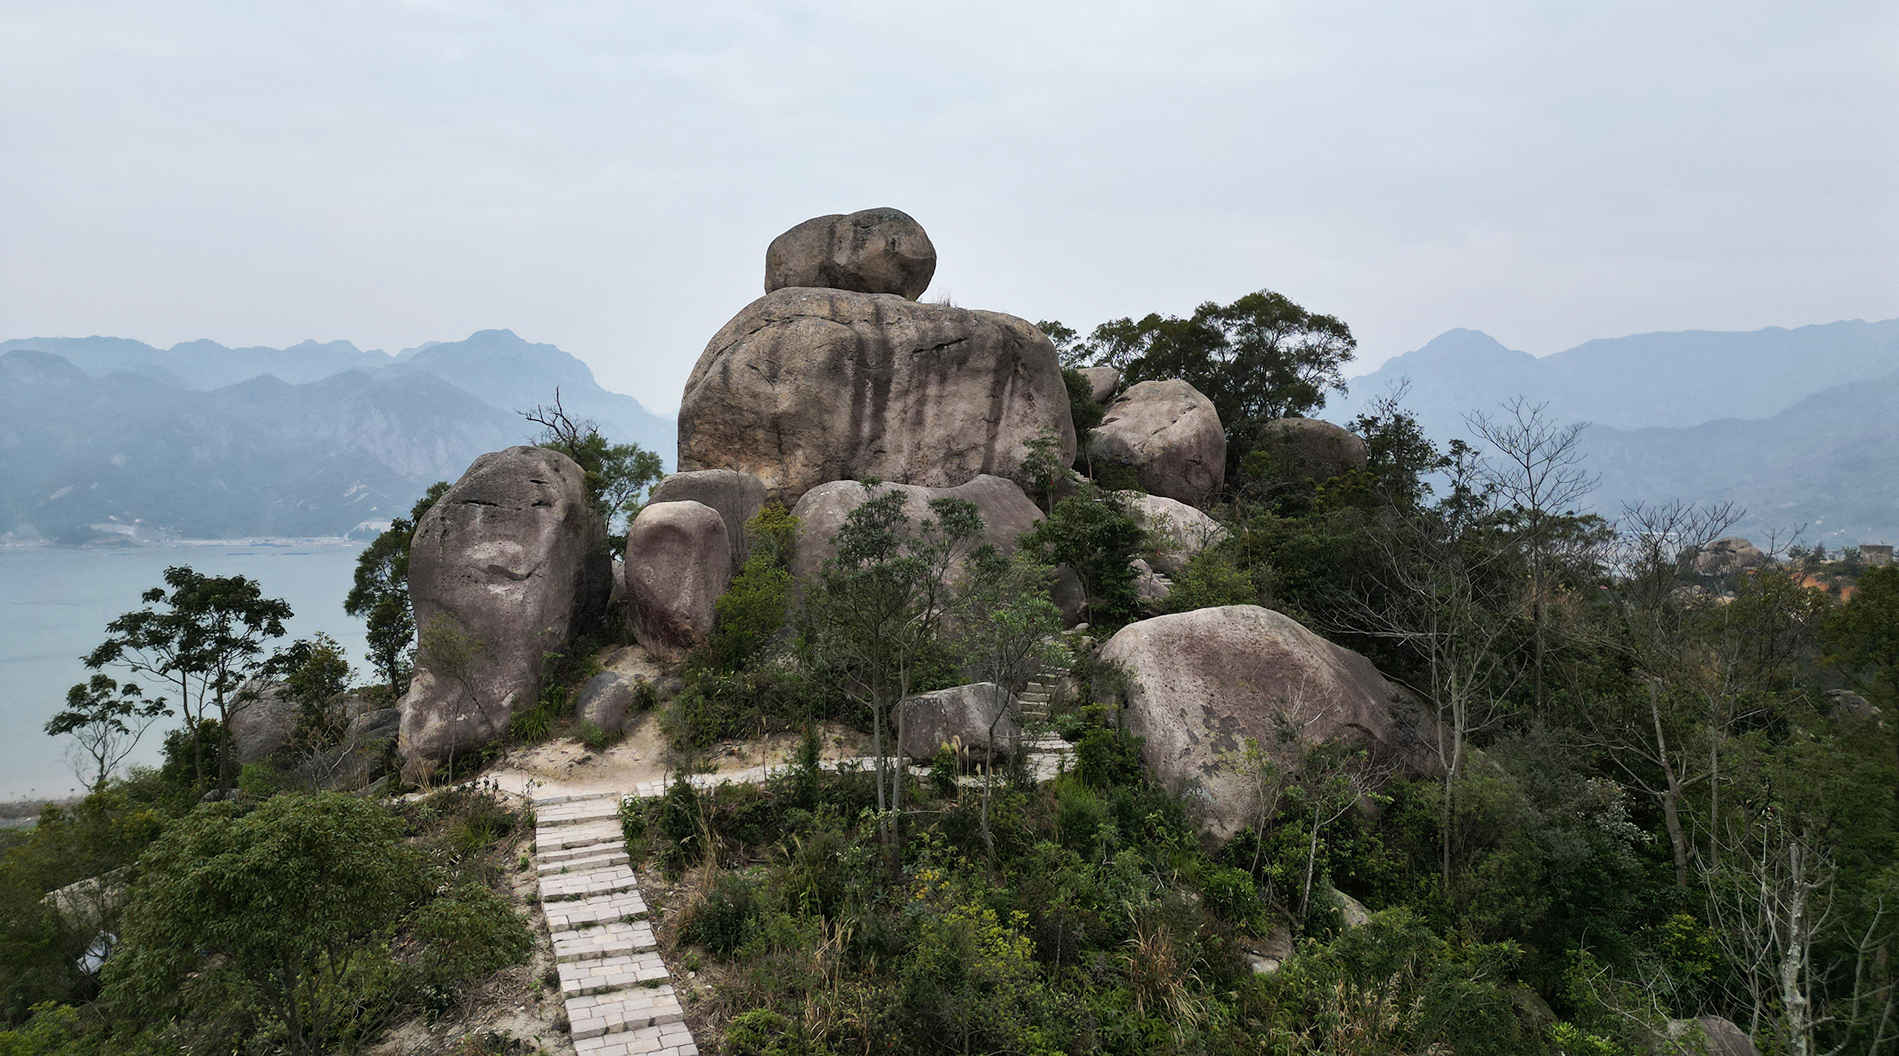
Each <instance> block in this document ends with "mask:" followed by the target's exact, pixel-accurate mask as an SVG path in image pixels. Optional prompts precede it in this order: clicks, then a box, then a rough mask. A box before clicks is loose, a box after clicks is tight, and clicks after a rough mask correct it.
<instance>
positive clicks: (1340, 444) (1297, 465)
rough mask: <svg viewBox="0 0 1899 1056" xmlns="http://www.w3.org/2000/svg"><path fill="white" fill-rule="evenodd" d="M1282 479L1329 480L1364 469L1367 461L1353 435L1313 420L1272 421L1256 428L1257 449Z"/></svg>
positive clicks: (1364, 453)
mask: <svg viewBox="0 0 1899 1056" xmlns="http://www.w3.org/2000/svg"><path fill="white" fill-rule="evenodd" d="M1255 450H1260V451H1265V452H1266V453H1267V454H1268V456H1270V457H1271V458H1272V461H1273V466H1274V468H1275V469H1277V470H1278V471H1279V472H1280V473H1281V474H1282V475H1284V476H1288V477H1299V478H1304V479H1306V480H1316V481H1324V480H1331V479H1332V478H1333V477H1336V476H1339V475H1341V474H1343V473H1345V472H1347V471H1349V470H1354V469H1364V468H1365V466H1366V464H1367V459H1368V457H1369V451H1368V449H1367V448H1366V447H1365V441H1364V440H1362V439H1360V438H1359V436H1358V435H1357V434H1356V433H1353V432H1351V431H1350V430H1347V429H1341V428H1340V427H1338V426H1336V425H1333V424H1332V423H1331V422H1324V421H1320V420H1319V419H1317V418H1275V419H1274V420H1272V421H1270V422H1267V423H1266V424H1265V425H1262V426H1260V428H1259V446H1258V447H1257V448H1255Z"/></svg>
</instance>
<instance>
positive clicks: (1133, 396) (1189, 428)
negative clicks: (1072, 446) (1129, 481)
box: [1088, 380, 1226, 506]
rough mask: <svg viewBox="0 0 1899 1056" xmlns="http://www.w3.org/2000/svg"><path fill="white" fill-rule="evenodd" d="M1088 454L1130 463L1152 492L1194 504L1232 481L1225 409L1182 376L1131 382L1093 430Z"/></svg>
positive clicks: (1103, 460) (1095, 457) (1204, 499)
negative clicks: (1223, 418) (1228, 469)
mask: <svg viewBox="0 0 1899 1056" xmlns="http://www.w3.org/2000/svg"><path fill="white" fill-rule="evenodd" d="M1088 456H1089V458H1091V459H1092V460H1094V462H1096V463H1097V464H1099V463H1101V462H1120V463H1122V464H1124V465H1127V466H1130V467H1132V468H1133V470H1134V475H1135V478H1136V479H1137V480H1139V481H1140V482H1141V487H1142V488H1143V489H1145V490H1146V491H1148V492H1149V493H1150V494H1154V495H1164V496H1166V497H1167V498H1170V499H1179V500H1180V501H1181V502H1184V503H1187V504H1188V505H1190V506H1199V505H1202V504H1204V503H1206V502H1207V501H1208V500H1210V499H1212V498H1213V497H1214V496H1215V495H1218V494H1219V493H1220V488H1221V486H1222V485H1224V484H1225V483H1226V432H1225V431H1224V430H1223V429H1221V428H1220V413H1219V412H1218V411H1216V410H1214V407H1213V401H1212V400H1209V399H1207V398H1206V397H1205V396H1204V395H1202V394H1201V393H1200V390H1198V389H1196V388H1194V387H1193V386H1192V385H1189V384H1187V383H1186V382H1184V381H1179V380H1174V381H1143V382H1140V383H1139V384H1136V385H1131V386H1129V387H1128V390H1127V391H1126V392H1124V393H1122V394H1121V396H1120V398H1119V399H1117V400H1115V401H1114V402H1113V403H1111V404H1109V405H1108V412H1107V415H1106V416H1105V417H1104V418H1102V420H1101V424H1100V425H1099V426H1097V427H1096V428H1095V430H1094V431H1093V432H1092V433H1090V434H1089V446H1088ZM1098 471H1099V466H1098V465H1097V472H1098Z"/></svg>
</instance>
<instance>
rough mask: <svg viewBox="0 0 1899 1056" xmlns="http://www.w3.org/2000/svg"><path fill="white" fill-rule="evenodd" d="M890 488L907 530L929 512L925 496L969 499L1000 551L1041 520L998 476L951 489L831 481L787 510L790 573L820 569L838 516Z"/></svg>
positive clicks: (839, 523)
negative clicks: (793, 527) (791, 530)
mask: <svg viewBox="0 0 1899 1056" xmlns="http://www.w3.org/2000/svg"><path fill="white" fill-rule="evenodd" d="M892 488H894V489H896V490H898V491H901V492H903V496H904V498H903V510H904V513H905V514H906V515H908V516H909V518H910V527H911V529H912V531H914V530H915V528H916V526H917V525H919V524H921V523H923V520H924V519H925V518H927V517H931V516H934V515H933V514H932V513H931V512H930V500H931V499H937V498H953V499H967V500H968V501H970V502H973V503H975V504H976V509H977V511H978V512H980V513H981V514H982V522H983V536H982V541H983V542H986V543H994V544H995V546H996V549H998V550H1000V551H1002V552H1003V553H1005V554H1006V553H1012V552H1014V550H1015V537H1016V536H1018V535H1021V534H1022V533H1023V532H1026V531H1028V530H1029V529H1030V528H1033V527H1034V526H1035V522H1036V521H1039V520H1041V519H1042V511H1041V510H1039V509H1037V508H1036V506H1035V503H1033V502H1030V501H1029V497H1028V496H1027V495H1025V494H1023V493H1022V489H1021V488H1019V487H1017V486H1016V485H1015V483H1014V482H1012V481H1007V480H1003V479H1002V478H1001V477H991V476H981V477H977V478H976V479H974V480H971V481H969V482H968V483H966V484H961V485H958V486H957V487H954V488H925V487H919V486H917V485H915V484H879V485H878V486H877V490H876V491H875V492H874V493H873V492H870V491H867V490H866V489H865V488H864V485H862V484H860V483H858V482H857V481H854V480H837V481H832V482H831V483H829V484H820V485H818V486H817V487H815V488H812V489H811V490H810V491H808V492H806V493H805V496H804V498H802V499H800V500H798V505H797V506H795V507H793V509H792V511H791V515H792V516H794V517H796V518H798V536H797V553H796V554H794V555H793V556H792V562H791V571H792V574H793V575H796V576H797V577H799V578H800V579H810V578H813V577H815V576H816V575H817V574H818V572H819V571H820V570H821V569H823V567H824V562H825V561H826V560H828V559H830V558H831V557H833V556H835V555H836V554H837V547H835V546H833V545H832V543H831V537H832V536H834V535H836V534H837V530H838V529H839V528H841V527H843V526H844V519H845V518H846V517H849V516H850V514H851V511H852V510H854V509H856V508H857V507H859V506H861V505H863V504H864V502H865V501H866V500H867V499H868V498H870V497H871V496H872V495H873V494H876V495H882V494H884V493H885V492H887V491H889V490H890V489H892Z"/></svg>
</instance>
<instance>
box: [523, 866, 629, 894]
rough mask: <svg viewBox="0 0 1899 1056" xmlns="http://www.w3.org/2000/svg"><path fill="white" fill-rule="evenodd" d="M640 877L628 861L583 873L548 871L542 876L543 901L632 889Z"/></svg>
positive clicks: (615, 892)
mask: <svg viewBox="0 0 1899 1056" xmlns="http://www.w3.org/2000/svg"><path fill="white" fill-rule="evenodd" d="M638 887H639V880H638V879H637V878H636V877H634V875H633V870H632V868H630V867H629V866H626V865H610V866H607V867H605V868H603V869H590V870H588V871H586V872H584V873H547V874H544V875H542V877H541V901H542V902H543V903H547V902H559V901H562V900H565V899H570V898H592V897H594V896H596V895H612V894H618V893H619V892H621V891H633V890H637V889H638Z"/></svg>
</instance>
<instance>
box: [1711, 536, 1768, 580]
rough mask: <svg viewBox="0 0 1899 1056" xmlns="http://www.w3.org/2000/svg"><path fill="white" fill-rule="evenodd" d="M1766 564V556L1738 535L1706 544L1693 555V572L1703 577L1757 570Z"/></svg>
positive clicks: (1758, 548)
mask: <svg viewBox="0 0 1899 1056" xmlns="http://www.w3.org/2000/svg"><path fill="white" fill-rule="evenodd" d="M1766 563H1767V555H1766V554H1765V553H1763V552H1762V551H1761V548H1760V547H1758V546H1755V545H1754V544H1753V543H1751V542H1749V541H1747V540H1746V539H1743V538H1741V537H1740V536H1738V535H1731V536H1729V537H1727V538H1726V539H1716V540H1715V541H1714V542H1712V543H1709V544H1708V548H1707V549H1706V550H1703V551H1702V552H1701V553H1699V554H1697V555H1695V571H1696V572H1699V573H1701V574H1702V575H1704V576H1721V575H1726V574H1728V573H1730V572H1739V571H1741V570H1743V569H1748V568H1759V567H1760V566H1762V565H1764V564H1766Z"/></svg>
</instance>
